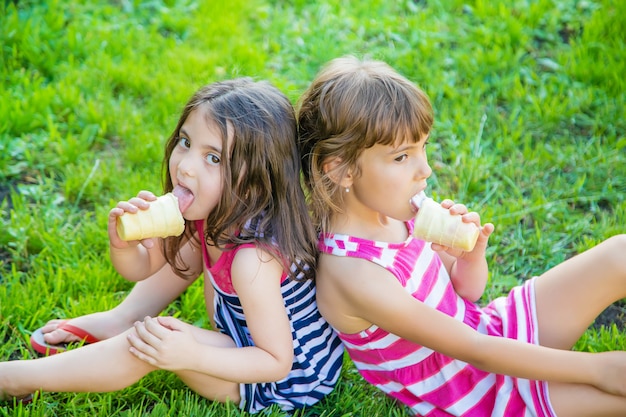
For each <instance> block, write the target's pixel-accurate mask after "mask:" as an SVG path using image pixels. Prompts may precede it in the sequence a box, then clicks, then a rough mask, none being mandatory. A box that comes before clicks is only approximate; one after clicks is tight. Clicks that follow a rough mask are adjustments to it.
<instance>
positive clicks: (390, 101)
mask: <svg viewBox="0 0 626 417" xmlns="http://www.w3.org/2000/svg"><path fill="white" fill-rule="evenodd" d="M297 113H298V147H299V152H300V158H301V161H302V169H303V174H304V181H305V184H306V187H307V188H308V190H309V195H308V198H309V205H310V208H311V211H312V215H313V219H314V222H315V224H316V226H317V227H318V230H320V231H327V226H328V222H329V220H330V218H331V216H332V214H333V213H336V212H341V206H342V202H343V201H342V199H343V193H342V192H341V187H340V186H339V184H338V182H339V181H338V179H341V178H342V177H343V176H344V175H345V174H346V173H347V171H348V170H349V169H352V170H353V172H354V173H355V175H359V172H360V171H359V166H358V163H357V162H358V159H359V157H360V155H361V153H362V152H363V151H364V150H365V149H367V148H371V147H372V146H374V145H376V144H381V145H391V144H396V143H401V142H404V141H413V142H418V141H419V140H420V139H421V138H422V137H424V135H428V133H429V132H430V129H431V128H432V125H433V109H432V106H431V104H430V101H429V100H428V97H427V96H426V94H425V93H424V92H423V91H422V90H420V89H419V88H418V87H417V86H416V85H415V84H413V83H412V82H411V81H409V80H408V79H407V78H405V77H404V76H402V75H400V74H399V73H398V72H396V71H395V70H394V69H393V68H391V67H390V66H389V65H387V64H386V63H384V62H381V61H375V60H359V59H358V58H356V57H353V56H346V57H342V58H336V59H334V60H332V61H330V62H329V63H328V64H327V65H326V66H325V67H324V68H322V70H321V71H320V72H319V73H318V74H317V76H316V77H315V79H314V80H313V82H312V83H311V85H310V86H309V88H308V89H307V90H306V91H305V92H304V94H303V95H302V96H301V97H300V100H299V101H298V105H297ZM331 159H336V160H339V161H341V162H340V164H339V166H338V167H337V169H336V170H335V179H334V180H333V178H330V176H329V175H327V174H326V173H325V172H324V164H325V163H326V162H327V161H329V160H331ZM329 208H330V210H329Z"/></svg>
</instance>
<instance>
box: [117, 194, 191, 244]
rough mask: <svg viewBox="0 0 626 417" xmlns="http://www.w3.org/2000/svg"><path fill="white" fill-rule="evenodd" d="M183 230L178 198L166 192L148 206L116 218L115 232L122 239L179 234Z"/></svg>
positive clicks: (164, 236) (183, 221)
mask: <svg viewBox="0 0 626 417" xmlns="http://www.w3.org/2000/svg"><path fill="white" fill-rule="evenodd" d="M184 230H185V219H183V215H182V214H181V212H180V208H179V206H178V198H177V197H176V196H175V195H174V194H172V193H167V194H165V195H162V196H160V197H158V198H157V199H156V200H155V201H151V202H150V208H148V209H147V210H139V211H137V213H124V214H123V215H122V216H120V217H118V218H117V234H118V235H119V236H120V239H122V240H127V241H128V240H142V239H148V238H152V237H161V238H166V237H168V236H179V235H180V234H181V233H183V231H184Z"/></svg>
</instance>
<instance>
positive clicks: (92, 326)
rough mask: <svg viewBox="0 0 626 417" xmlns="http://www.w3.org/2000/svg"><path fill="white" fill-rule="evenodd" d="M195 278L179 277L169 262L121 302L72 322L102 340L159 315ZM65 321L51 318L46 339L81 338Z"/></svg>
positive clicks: (59, 341)
mask: <svg viewBox="0 0 626 417" xmlns="http://www.w3.org/2000/svg"><path fill="white" fill-rule="evenodd" d="M193 282H194V280H193V279H186V280H185V279H182V278H180V277H178V276H177V275H175V274H174V273H173V272H172V269H171V267H170V266H169V265H168V264H166V265H165V266H163V268H161V270H160V271H159V272H157V273H156V274H154V275H152V276H151V277H150V278H148V279H146V280H144V281H140V282H138V283H137V284H135V286H134V287H133V289H132V290H131V292H130V293H129V294H128V296H127V297H126V298H125V299H124V300H123V301H122V302H121V303H120V304H119V305H118V306H116V307H114V308H113V309H111V310H108V311H101V312H97V313H92V314H87V315H84V316H80V317H76V318H74V319H72V320H71V321H70V322H69V323H70V324H72V325H74V326H76V327H79V328H81V329H84V330H86V331H87V332H89V333H91V334H92V335H94V336H95V337H96V338H98V339H99V340H104V339H108V338H109V337H112V336H115V335H117V334H120V333H122V332H123V331H125V330H127V329H129V328H130V327H132V325H133V323H134V322H135V321H138V320H142V319H143V318H144V317H146V316H156V315H158V314H159V313H160V312H161V311H163V310H164V309H165V308H166V307H167V306H168V305H169V304H170V303H171V302H172V301H174V300H175V299H176V297H178V296H179V295H180V294H182V293H183V292H184V291H185V290H186V289H187V288H188V287H189V286H190V285H191V284H192V283H193ZM64 321H65V320H59V319H55V320H50V321H49V322H48V323H47V324H46V325H45V326H44V327H42V332H43V333H44V340H45V341H46V342H48V343H50V344H53V345H56V344H59V343H64V342H74V341H80V338H79V337H78V336H76V335H74V334H72V333H68V332H66V331H65V330H63V329H59V328H58V326H59V325H60V324H61V323H63V322H64Z"/></svg>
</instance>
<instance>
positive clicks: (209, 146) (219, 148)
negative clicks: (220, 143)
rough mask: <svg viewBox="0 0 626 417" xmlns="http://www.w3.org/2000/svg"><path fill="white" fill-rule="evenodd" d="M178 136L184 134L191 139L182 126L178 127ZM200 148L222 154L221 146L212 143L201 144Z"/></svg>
mask: <svg viewBox="0 0 626 417" xmlns="http://www.w3.org/2000/svg"><path fill="white" fill-rule="evenodd" d="M178 136H185V137H187V138H189V140H191V135H190V134H189V133H188V132H187V131H186V130H185V128H184V127H181V128H180V130H179V131H178ZM202 149H208V150H212V151H215V152H217V153H219V154H220V155H222V148H221V147H215V146H213V145H202Z"/></svg>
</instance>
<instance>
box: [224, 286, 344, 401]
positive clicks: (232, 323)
mask: <svg viewBox="0 0 626 417" xmlns="http://www.w3.org/2000/svg"><path fill="white" fill-rule="evenodd" d="M214 288H215V286H214ZM281 290H282V293H283V297H284V300H285V308H286V310H287V313H288V315H289V318H290V322H291V334H292V336H293V348H294V359H293V365H292V368H291V372H289V375H288V376H287V377H286V378H285V379H282V380H280V381H277V382H271V383H258V384H241V394H242V404H241V407H242V408H243V409H244V410H246V411H248V412H251V413H254V412H258V411H260V410H261V409H263V408H266V407H268V406H270V405H272V404H277V405H279V406H280V408H281V409H283V410H292V409H295V408H301V407H304V406H308V405H312V404H314V403H316V402H318V401H319V400H321V399H322V398H323V397H324V396H326V395H327V394H329V393H330V392H331V391H332V390H333V388H334V386H335V384H336V382H337V379H338V378H339V372H340V371H341V364H342V357H343V347H342V345H341V342H340V340H339V338H338V337H337V335H336V334H335V332H334V331H333V330H332V329H331V328H330V326H329V325H328V323H327V322H326V321H325V320H324V319H323V318H322V317H321V315H320V313H319V311H318V309H317V305H316V302H315V286H314V282H313V281H311V280H306V281H293V280H289V279H286V280H285V281H283V283H282V285H281ZM215 291H216V296H215V322H216V325H217V327H218V328H219V329H220V330H221V331H223V332H224V333H226V334H227V335H229V336H230V337H232V338H233V340H234V341H235V343H236V344H237V346H239V347H244V346H253V345H254V343H253V342H252V338H251V337H250V333H249V330H248V325H247V323H246V320H245V317H244V316H243V311H242V308H241V304H240V302H239V298H238V297H236V296H233V295H231V294H226V293H224V292H222V291H220V290H219V288H215Z"/></svg>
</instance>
